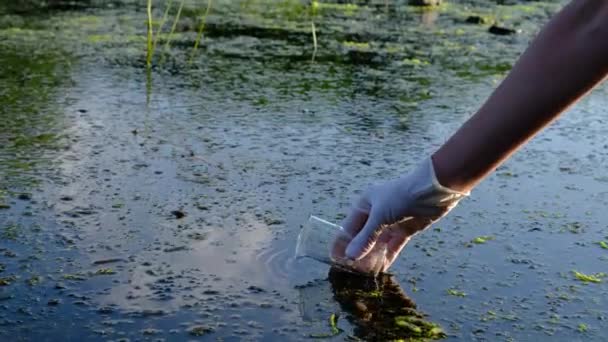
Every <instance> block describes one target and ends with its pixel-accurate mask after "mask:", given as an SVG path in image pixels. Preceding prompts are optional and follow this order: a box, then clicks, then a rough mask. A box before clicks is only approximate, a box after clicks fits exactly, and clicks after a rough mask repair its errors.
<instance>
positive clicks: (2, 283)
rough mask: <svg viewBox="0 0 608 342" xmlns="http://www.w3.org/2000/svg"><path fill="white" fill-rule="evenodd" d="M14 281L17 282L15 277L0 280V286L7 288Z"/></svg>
mask: <svg viewBox="0 0 608 342" xmlns="http://www.w3.org/2000/svg"><path fill="white" fill-rule="evenodd" d="M15 280H17V277H15V276H9V277H4V278H0V286H8V285H10V284H12V283H13V282H14V281H15Z"/></svg>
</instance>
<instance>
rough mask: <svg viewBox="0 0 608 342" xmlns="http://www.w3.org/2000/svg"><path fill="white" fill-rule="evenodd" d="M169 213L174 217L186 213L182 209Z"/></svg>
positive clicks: (184, 215)
mask: <svg viewBox="0 0 608 342" xmlns="http://www.w3.org/2000/svg"><path fill="white" fill-rule="evenodd" d="M171 215H173V216H175V218H176V219H181V218H184V217H186V213H185V212H184V211H182V210H173V211H172V212H171Z"/></svg>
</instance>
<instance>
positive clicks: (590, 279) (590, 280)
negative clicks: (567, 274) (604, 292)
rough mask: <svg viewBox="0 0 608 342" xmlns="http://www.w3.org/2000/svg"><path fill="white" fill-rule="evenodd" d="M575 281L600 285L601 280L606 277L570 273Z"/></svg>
mask: <svg viewBox="0 0 608 342" xmlns="http://www.w3.org/2000/svg"><path fill="white" fill-rule="evenodd" d="M572 272H573V273H574V276H575V277H576V279H578V280H580V281H582V282H585V283H601V282H602V279H601V278H604V277H605V276H606V274H605V273H602V272H600V273H596V274H584V273H580V272H577V271H572Z"/></svg>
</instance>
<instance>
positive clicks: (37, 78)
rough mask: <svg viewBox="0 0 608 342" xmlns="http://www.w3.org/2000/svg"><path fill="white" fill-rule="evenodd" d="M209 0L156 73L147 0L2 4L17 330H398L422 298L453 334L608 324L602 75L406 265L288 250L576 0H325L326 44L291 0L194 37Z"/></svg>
mask: <svg viewBox="0 0 608 342" xmlns="http://www.w3.org/2000/svg"><path fill="white" fill-rule="evenodd" d="M205 6H206V3H204V4H200V3H199V4H198V6H196V4H194V3H187V4H186V6H185V9H184V10H183V14H182V15H183V16H182V19H181V20H180V23H179V25H178V26H177V29H176V33H175V34H174V35H173V36H172V37H171V46H170V47H169V48H168V49H165V42H166V40H167V39H168V37H167V35H166V34H165V35H164V36H162V37H161V39H160V41H159V44H158V48H157V53H156V55H155V59H154V67H153V69H152V71H151V72H149V73H146V71H145V67H144V66H145V13H144V8H143V7H141V6H136V5H134V4H130V3H123V4H121V3H120V2H111V3H110V2H105V3H104V2H96V3H94V4H93V5H92V7H90V8H85V9H82V8H79V9H77V10H75V9H69V10H65V8H61V10H53V11H51V12H47V13H43V14H41V13H39V12H26V13H20V14H11V13H9V12H7V13H6V14H3V15H2V16H1V17H0V65H2V67H1V68H0V103H1V104H2V106H0V118H1V120H0V206H1V207H2V209H0V238H1V239H0V278H1V279H0V285H1V286H0V307H1V310H0V326H1V327H2V328H1V329H0V335H1V336H2V337H1V338H2V339H3V340H8V339H10V340H36V341H42V340H62V341H63V340H83V339H85V338H86V339H90V340H103V341H106V340H120V339H129V340H158V339H166V340H171V341H173V340H190V339H210V340H216V339H224V340H305V339H310V338H311V335H313V336H318V335H323V337H324V338H327V339H333V340H348V339H351V340H356V339H357V338H358V339H367V340H386V339H393V338H398V337H399V336H401V335H400V334H403V336H405V337H407V336H414V335H415V334H414V335H412V332H411V329H410V330H407V329H405V328H403V326H402V327H401V328H395V325H396V322H397V321H399V318H398V317H402V316H403V315H404V314H407V313H411V312H413V310H414V307H416V310H417V311H416V314H417V315H420V313H424V314H426V316H425V320H428V321H430V322H435V323H438V324H439V325H441V326H442V327H443V329H444V331H445V333H446V334H447V335H448V339H452V340H458V339H460V340H490V341H495V340H500V341H502V340H504V341H522V340H523V341H528V340H532V339H544V340H546V339H551V340H563V341H574V340H586V341H587V340H596V341H601V340H603V339H604V337H603V334H602V331H606V329H607V328H608V323H607V322H606V319H608V312H607V311H606V307H607V304H608V299H607V298H608V297H607V296H606V294H607V293H606V292H607V287H606V281H608V279H604V281H603V282H600V283H593V282H589V283H586V282H582V281H581V280H579V279H577V278H576V277H575V274H574V271H577V272H582V273H584V274H597V273H600V272H607V270H608V267H607V266H608V250H607V249H603V248H602V247H601V246H600V245H599V243H598V242H600V241H606V242H608V230H607V228H606V224H605V222H608V220H607V219H608V216H607V214H606V210H605V208H606V204H607V202H608V177H607V176H606V170H607V169H608V153H607V145H606V142H605V139H603V137H604V136H605V134H606V133H605V132H606V131H607V129H608V122H606V120H605V115H604V114H605V108H608V100H607V96H606V95H608V92H607V89H606V87H605V86H604V87H600V88H599V89H597V90H596V91H594V92H593V93H592V94H591V95H590V96H589V97H588V98H586V99H585V100H583V101H582V102H581V103H580V104H579V105H577V106H576V107H575V108H573V109H572V110H570V111H569V113H568V114H566V115H565V116H564V117H563V118H562V119H561V120H560V121H558V122H557V123H555V124H554V125H553V126H551V127H550V128H549V129H548V130H546V131H545V132H543V133H542V134H541V135H540V136H539V137H538V138H536V139H535V140H534V141H532V142H531V143H530V144H529V145H528V146H526V148H525V149H524V150H523V151H521V152H520V153H519V154H517V155H516V156H515V157H514V158H513V159H512V160H510V161H509V162H507V163H506V164H505V165H504V166H503V167H501V168H500V169H499V170H498V171H497V173H496V174H494V175H493V176H492V177H490V178H489V179H488V180H487V181H486V182H484V183H483V184H482V185H481V186H480V187H479V188H477V189H476V190H475V191H474V193H473V195H472V196H471V198H469V199H467V200H466V201H464V202H463V203H462V204H461V205H460V206H459V207H458V208H457V209H456V210H455V211H453V213H452V214H451V215H450V216H449V217H447V218H445V219H444V220H443V221H441V222H440V223H438V224H437V226H436V227H433V228H431V229H429V230H428V231H427V232H425V233H423V234H420V235H419V236H417V237H416V238H415V239H414V240H413V241H412V242H411V243H410V244H411V245H410V246H409V247H408V248H407V250H406V252H405V253H403V255H402V257H401V259H400V260H399V261H398V262H397V263H396V264H395V265H394V266H393V268H392V269H391V271H392V272H393V274H394V275H393V277H390V278H387V279H383V280H382V279H381V280H378V281H377V282H372V283H370V282H369V280H361V282H360V283H358V282H357V281H356V280H353V279H352V277H351V276H349V275H342V274H339V273H337V272H336V271H333V272H332V273H330V274H328V268H327V267H326V266H323V265H316V267H315V265H314V264H312V263H310V264H308V263H295V262H294V261H293V260H291V256H292V254H293V249H294V247H295V246H294V245H295V239H296V236H297V233H298V230H299V228H300V225H301V224H303V222H305V220H306V218H307V216H308V215H309V214H311V213H314V214H316V215H318V216H322V217H325V218H327V219H330V220H335V221H338V220H339V219H340V218H341V217H342V215H343V214H344V213H345V212H346V210H347V207H348V203H349V202H350V200H351V198H352V197H353V196H355V193H356V192H357V191H358V190H360V189H363V188H364V187H365V186H366V185H367V184H368V183H370V182H373V181H376V180H381V179H388V178H391V177H394V176H397V175H399V174H400V173H402V172H406V171H407V170H408V169H409V168H410V167H412V166H413V165H414V164H415V163H416V162H417V161H418V160H420V159H421V158H423V156H425V155H428V153H431V152H432V151H433V150H434V149H435V148H437V146H439V145H440V144H441V142H442V141H444V140H445V139H446V138H447V137H448V136H449V134H450V133H451V132H452V131H453V130H454V129H455V128H457V127H458V125H459V124H460V123H462V122H463V121H464V120H465V119H466V118H467V117H468V116H469V115H470V114H471V113H472V112H473V111H474V110H475V109H476V108H477V107H478V106H479V105H480V104H481V102H482V101H483V100H484V98H485V97H486V96H487V95H488V94H489V92H490V91H491V89H492V88H493V87H494V86H495V85H496V84H497V82H499V80H500V79H501V78H502V77H503V76H504V73H505V71H506V70H508V69H509V68H510V65H511V64H512V62H513V60H514V59H515V58H516V56H517V55H518V54H519V53H520V52H521V51H522V50H523V49H524V48H525V46H526V44H527V42H528V41H529V39H530V37H531V36H532V35H533V34H534V32H536V30H537V29H538V27H539V25H540V24H541V23H542V22H545V21H546V20H547V18H548V17H549V15H550V14H551V13H553V12H555V10H556V9H557V8H559V4H554V3H544V2H534V3H527V2H526V3H509V4H506V5H500V6H496V5H490V4H487V3H481V2H480V3H475V2H472V3H463V2H455V3H449V4H447V5H445V6H443V7H441V8H439V9H437V10H434V11H421V10H418V9H413V8H411V7H408V6H406V5H405V4H403V3H397V4H395V3H394V2H390V1H389V2H388V3H387V2H384V1H379V2H368V3H363V2H361V3H359V5H357V6H354V5H344V4H333V5H332V4H327V3H323V4H321V5H318V6H317V7H318V8H317V11H316V13H315V17H314V18H313V19H314V20H315V26H316V29H317V31H318V32H317V36H318V50H317V53H316V55H315V62H314V63H311V58H312V52H313V46H312V37H311V32H310V18H309V17H306V15H307V13H308V12H307V11H308V9H307V7H306V6H304V5H300V4H299V3H298V2H290V1H277V2H269V1H268V0H265V1H253V0H250V1H241V2H237V1H234V2H232V1H223V2H222V1H219V2H214V3H213V6H212V9H211V12H210V15H209V17H208V18H207V31H206V32H207V35H206V36H205V38H204V40H203V43H202V44H201V47H200V49H199V50H198V51H197V52H196V53H195V54H194V57H191V56H192V45H193V42H194V40H195V37H196V32H195V31H196V29H197V27H198V22H197V20H196V17H197V16H200V14H201V13H202V12H204V9H205ZM175 7H177V5H175ZM156 8H157V12H155V16H156V17H157V18H160V17H161V16H162V7H161V6H160V5H159V4H157V6H156ZM471 14H475V15H483V16H489V17H497V18H498V19H499V21H500V22H501V23H502V25H505V26H507V27H513V28H516V29H518V30H520V32H519V33H518V34H516V35H513V36H495V35H492V34H489V33H488V32H487V29H488V25H471V24H466V23H465V22H464V20H465V19H466V17H467V16H469V15H471ZM170 25H171V23H170V21H169V22H168V23H166V24H165V28H164V30H163V32H168V30H169V26H170ZM189 60H190V62H189ZM182 214H185V216H184V217H181V216H182ZM178 216H180V217H181V218H178ZM479 236H491V237H492V239H489V240H488V241H487V242H486V243H483V244H476V243H473V242H472V240H474V239H475V238H477V237H479ZM598 276H599V277H600V278H601V277H602V275H601V274H600V275H598ZM309 281H310V282H309ZM308 282H309V283H308ZM303 284H307V285H303ZM357 286H359V287H357ZM347 289H351V290H352V291H347ZM332 315H333V316H332ZM331 317H333V318H334V322H333V326H332V324H330V318H331ZM402 325H403V324H402ZM420 326H422V327H426V326H424V325H420ZM427 328H428V327H426V328H425V329H427ZM400 329H401V330H400ZM427 330H428V329H427ZM427 330H425V332H426V331H427ZM383 332H385V333H386V335H382V333H383ZM395 334H397V335H395ZM199 335H201V336H199ZM334 335H335V336H334ZM332 336H333V337H332Z"/></svg>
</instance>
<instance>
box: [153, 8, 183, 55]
mask: <svg viewBox="0 0 608 342" xmlns="http://www.w3.org/2000/svg"><path fill="white" fill-rule="evenodd" d="M185 2H186V0H182V1H181V2H180V3H179V8H178V9H177V14H175V19H173V25H171V31H169V35H168V36H167V41H166V42H165V49H164V53H163V57H162V58H161V64H163V62H164V61H165V57H166V54H167V53H168V52H169V47H170V46H171V38H173V34H174V33H175V29H176V28H177V23H178V22H179V18H180V17H181V15H182V10H183V9H184V3H185ZM159 33H160V31H159Z"/></svg>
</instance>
